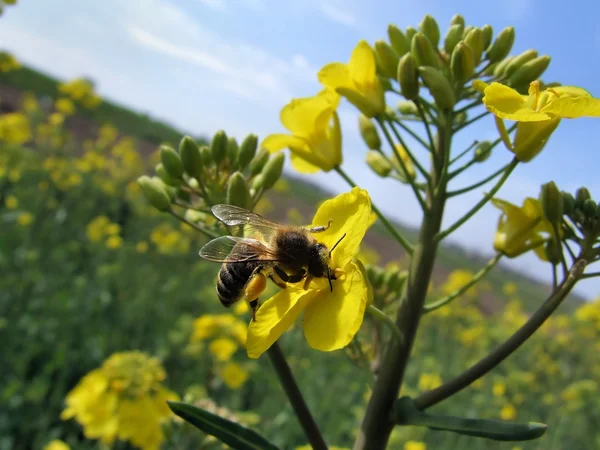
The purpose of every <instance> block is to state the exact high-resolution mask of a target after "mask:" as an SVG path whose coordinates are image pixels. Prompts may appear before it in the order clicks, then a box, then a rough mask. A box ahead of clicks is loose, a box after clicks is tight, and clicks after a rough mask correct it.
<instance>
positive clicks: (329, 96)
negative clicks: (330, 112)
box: [317, 87, 340, 110]
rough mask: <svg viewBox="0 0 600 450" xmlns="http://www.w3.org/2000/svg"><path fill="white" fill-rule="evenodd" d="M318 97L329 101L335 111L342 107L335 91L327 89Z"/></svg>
mask: <svg viewBox="0 0 600 450" xmlns="http://www.w3.org/2000/svg"><path fill="white" fill-rule="evenodd" d="M317 95H318V96H320V97H323V98H324V99H325V100H327V101H328V102H329V103H330V104H331V106H332V108H333V109H334V110H336V109H337V107H338V106H339V105H340V96H339V94H338V93H337V92H335V90H334V89H330V88H328V87H326V88H325V89H323V90H322V91H321V92H319V93H318V94H317Z"/></svg>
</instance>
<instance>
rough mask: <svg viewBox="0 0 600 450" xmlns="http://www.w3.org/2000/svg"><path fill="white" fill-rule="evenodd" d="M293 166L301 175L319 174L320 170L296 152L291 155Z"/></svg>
mask: <svg viewBox="0 0 600 450" xmlns="http://www.w3.org/2000/svg"><path fill="white" fill-rule="evenodd" d="M290 160H291V161H292V166H293V167H294V169H296V170H297V171H298V172H300V173H317V172H318V171H319V170H320V169H319V167H318V166H315V165H314V164H311V163H309V162H308V161H307V160H306V159H304V158H303V157H302V156H300V155H299V154H298V153H296V152H292V153H291V154H290Z"/></svg>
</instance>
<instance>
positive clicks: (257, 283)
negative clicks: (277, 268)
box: [244, 272, 267, 321]
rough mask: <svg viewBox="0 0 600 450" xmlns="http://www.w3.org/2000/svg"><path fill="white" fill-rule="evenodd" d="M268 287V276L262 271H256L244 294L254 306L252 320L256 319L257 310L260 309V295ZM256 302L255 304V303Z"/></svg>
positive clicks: (251, 305)
mask: <svg viewBox="0 0 600 450" xmlns="http://www.w3.org/2000/svg"><path fill="white" fill-rule="evenodd" d="M266 287H267V277H266V276H265V274H264V273H262V272H255V273H254V275H252V278H250V281H249V282H248V283H247V284H246V287H245V288H244V296H245V298H246V300H247V301H248V302H249V304H250V307H251V308H252V320H253V321H256V310H257V309H258V297H259V296H260V294H262V291H264V290H265V288H266ZM253 304H254V305H253Z"/></svg>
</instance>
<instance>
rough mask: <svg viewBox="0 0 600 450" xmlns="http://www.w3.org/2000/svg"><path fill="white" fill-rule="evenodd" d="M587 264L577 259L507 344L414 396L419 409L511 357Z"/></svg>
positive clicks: (555, 305)
mask: <svg viewBox="0 0 600 450" xmlns="http://www.w3.org/2000/svg"><path fill="white" fill-rule="evenodd" d="M585 264H586V263H585V261H584V260H581V259H580V260H578V261H577V263H575V264H574V265H573V267H572V268H571V272H570V273H569V275H568V277H567V278H566V279H565V280H563V282H562V283H561V285H560V287H559V288H558V289H557V290H556V291H554V292H553V293H552V294H551V295H550V296H549V297H548V298H547V299H546V301H545V302H544V303H543V304H542V305H541V306H540V307H539V308H538V309H537V311H535V312H534V313H533V314H532V315H531V317H530V318H529V319H528V320H527V322H525V324H523V326H522V327H521V328H519V329H518V330H517V331H516V332H515V333H514V334H513V335H512V336H511V337H509V338H508V339H507V340H506V341H505V342H504V343H502V344H501V345H500V346H498V347H496V349H494V350H493V351H492V352H491V353H490V354H489V355H487V356H486V357H484V358H483V359H481V360H480V361H478V362H477V363H475V364H474V365H473V366H471V367H470V368H469V369H467V370H465V371H464V372H463V373H461V374H460V375H458V376H456V377H454V378H453V379H452V380H450V381H447V382H446V383H444V384H442V385H441V386H439V387H437V388H435V389H433V390H431V391H428V392H425V393H424V394H422V395H420V396H419V397H417V398H416V399H415V406H416V407H417V408H418V409H421V410H423V409H425V408H429V407H430V406H433V405H436V404H438V403H439V402H441V401H442V400H445V399H447V398H448V397H450V396H452V395H454V394H456V393H457V392H459V391H461V390H463V389H464V388H466V387H467V386H469V385H470V384H471V383H473V382H474V381H475V380H478V379H479V378H481V377H482V376H484V375H485V374H486V373H488V372H489V371H490V370H492V369H493V368H494V367H496V366H497V365H498V364H500V363H501V362H502V361H503V360H504V359H506V358H507V357H508V356H510V355H511V354H512V353H513V352H514V351H515V350H517V349H518V348H519V347H520V346H521V345H522V344H523V343H525V342H526V341H527V339H529V338H530V337H531V335H533V333H535V332H536V331H537V330H538V328H540V327H541V326H542V325H543V324H544V322H545V321H546V319H548V317H550V315H551V314H552V313H553V312H554V310H556V308H557V307H558V306H559V305H560V304H561V302H562V301H563V300H564V299H565V298H566V297H567V295H568V294H569V292H571V289H573V287H574V286H575V284H576V283H577V281H578V280H579V279H580V278H581V277H582V275H583V271H584V269H585Z"/></svg>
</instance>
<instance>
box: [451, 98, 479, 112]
mask: <svg viewBox="0 0 600 450" xmlns="http://www.w3.org/2000/svg"><path fill="white" fill-rule="evenodd" d="M482 104H483V103H482V102H481V98H478V99H477V100H474V101H472V102H471V103H469V104H467V105H466V106H463V107H462V108H460V109H457V110H456V111H455V112H454V113H455V114H460V113H464V112H467V111H468V110H470V109H471V108H474V107H475V106H478V105H482Z"/></svg>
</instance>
